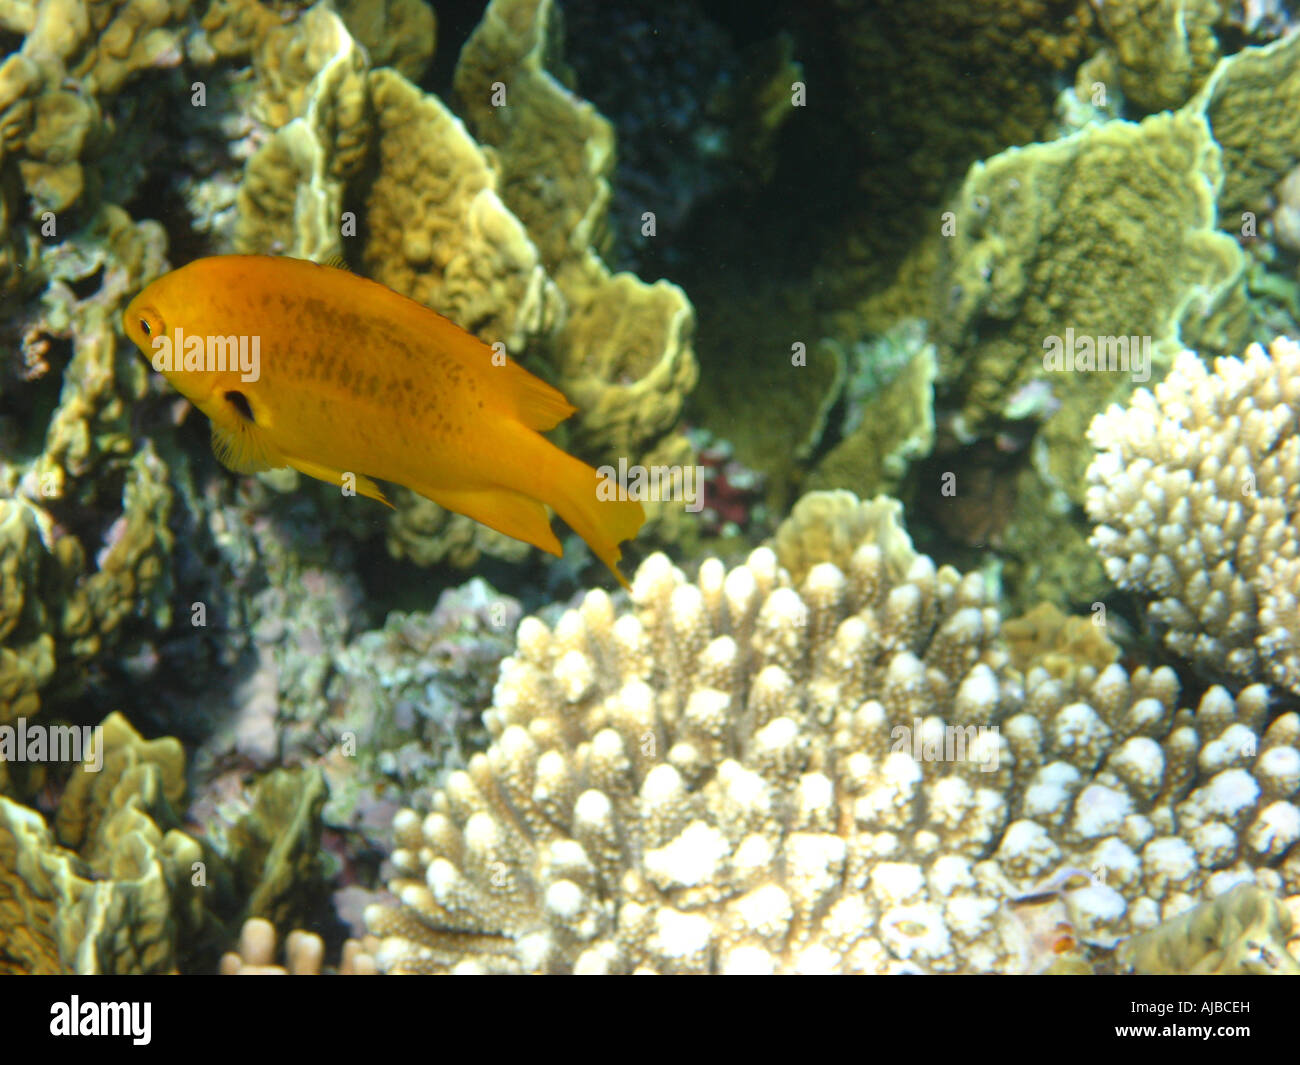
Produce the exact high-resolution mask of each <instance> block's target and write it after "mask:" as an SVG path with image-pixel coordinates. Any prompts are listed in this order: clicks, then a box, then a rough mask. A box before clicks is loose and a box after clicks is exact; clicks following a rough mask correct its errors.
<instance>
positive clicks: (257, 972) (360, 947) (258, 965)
mask: <svg viewBox="0 0 1300 1065" xmlns="http://www.w3.org/2000/svg"><path fill="white" fill-rule="evenodd" d="M275 948H276V936H275V926H274V925H273V924H271V922H270V921H266V920H263V919H262V918H260V917H250V918H249V919H248V920H247V921H245V922H244V926H243V928H241V929H240V931H239V945H238V947H237V948H236V949H235V950H230V951H227V952H226V953H225V954H223V955H222V956H221V966H220V972H221V974H222V975H223V976H320V975H321V973H322V972H323V971H324V970H323V969H322V965H323V964H324V961H325V943H324V941H323V940H322V939H321V938H320V936H318V935H316V934H315V933H313V932H304V931H302V930H301V929H294V930H293V931H292V932H290V933H289V934H288V935H287V936H286V937H285V940H284V962H285V964H284V965H276V964H275V956H276V950H275ZM337 971H338V973H339V975H341V976H367V975H371V974H373V973H374V972H375V971H376V969H375V959H374V958H373V957H371V956H370V955H369V954H368V953H367V952H366V947H365V945H364V944H362V943H361V942H359V941H358V940H355V939H349V940H348V941H347V942H346V943H344V944H343V957H342V959H341V960H340V964H339V967H338V970H337Z"/></svg>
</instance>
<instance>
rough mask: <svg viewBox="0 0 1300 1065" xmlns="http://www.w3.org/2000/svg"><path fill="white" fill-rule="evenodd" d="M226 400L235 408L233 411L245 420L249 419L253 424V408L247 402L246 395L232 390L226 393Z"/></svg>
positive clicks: (255, 421)
mask: <svg viewBox="0 0 1300 1065" xmlns="http://www.w3.org/2000/svg"><path fill="white" fill-rule="evenodd" d="M226 402H227V403H229V404H230V405H231V406H232V407H234V408H235V411H236V412H237V413H238V414H239V416H240V417H241V418H243V419H244V420H245V421H250V422H252V423H253V424H254V425H256V424H257V419H256V418H254V417H253V408H252V407H251V406H249V404H248V397H247V396H245V395H244V393H242V392H239V391H235V390H232V391H230V392H227V393H226Z"/></svg>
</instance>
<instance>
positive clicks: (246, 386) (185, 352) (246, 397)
mask: <svg viewBox="0 0 1300 1065" xmlns="http://www.w3.org/2000/svg"><path fill="white" fill-rule="evenodd" d="M123 327H124V328H125V330H126V335H127V336H128V337H130V338H131V340H132V341H134V342H135V345H136V347H138V348H139V349H140V351H141V352H142V353H143V354H144V355H145V357H146V358H147V359H149V360H150V362H151V363H152V365H153V367H154V369H156V370H158V371H159V372H161V373H162V374H163V375H164V376H165V377H166V378H167V380H168V381H169V382H170V383H171V384H172V386H173V387H174V388H175V389H176V390H177V391H178V392H180V393H181V395H183V396H185V398H186V399H188V400H189V401H190V402H191V403H193V404H194V405H195V406H196V407H198V408H199V410H201V411H203V413H204V414H206V415H207V416H208V418H209V419H211V422H212V447H213V450H214V451H215V452H216V455H217V457H218V458H219V459H220V460H221V461H222V462H223V463H224V464H225V465H226V466H228V467H230V469H232V470H235V471H237V472H239V473H252V472H255V471H258V470H267V469H275V468H278V467H283V466H292V467H293V468H294V469H296V470H299V471H301V472H302V473H305V474H306V475H307V476H309V477H315V478H318V479H319V480H322V481H327V482H329V483H331V484H336V485H340V486H344V487H346V486H352V487H353V488H354V489H355V491H356V492H358V493H360V494H361V495H365V496H370V497H371V498H372V499H377V500H379V501H380V502H382V503H385V504H388V500H386V499H385V498H384V494H383V492H382V491H381V490H380V488H379V486H378V485H377V484H375V482H374V480H373V479H372V478H377V479H379V480H383V481H391V482H393V483H395V484H401V485H405V486H406V487H408V488H410V489H412V490H414V491H416V492H418V493H419V494H420V495H422V496H424V497H426V498H427V499H432V500H433V501H434V502H435V503H438V504H441V505H442V506H444V507H446V508H447V509H448V510H454V511H456V512H458V513H460V514H465V515H468V516H469V517H471V518H473V519H474V520H475V521H478V522H482V523H483V524H484V525H487V526H489V527H490V528H493V529H496V530H497V531H498V532H502V533H505V534H506V535H507V536H513V537H514V538H515V539H517V540H523V541H524V542H525V543H530V544H532V545H533V546H535V547H540V548H541V549H542V550H543V551H548V552H550V553H551V554H552V555H557V556H558V555H561V554H562V553H563V552H562V550H561V548H560V542H559V540H557V539H556V537H555V534H554V533H553V532H552V531H551V525H550V516H549V515H548V514H547V512H546V509H545V506H543V504H547V505H549V506H551V507H553V508H554V509H555V512H556V513H557V514H559V516H560V517H561V518H562V519H563V520H564V521H565V522H566V523H568V525H569V526H570V527H571V528H572V529H573V530H574V532H576V533H577V534H578V535H579V536H581V537H582V538H583V539H584V540H585V541H586V542H587V544H588V546H590V548H591V550H592V551H593V552H594V553H595V555H596V557H597V558H599V559H600V560H601V561H602V562H604V563H605V565H607V566H608V567H609V568H610V570H612V571H613V573H614V575H615V576H616V577H618V579H619V581H620V583H622V584H623V585H624V586H625V587H626V585H627V582H626V581H625V580H624V579H623V577H622V575H621V574H620V573H619V572H618V569H617V563H618V560H619V558H621V557H622V555H621V552H620V551H619V547H618V545H619V542H620V541H622V540H627V539H630V538H631V537H634V536H635V535H636V534H637V531H638V530H639V529H640V528H641V525H642V523H643V522H644V521H645V512H644V511H643V510H642V508H641V504H640V503H638V502H636V501H635V500H612V499H600V498H598V496H597V486H598V484H599V475H598V474H597V472H596V471H595V470H594V469H592V468H591V467H590V466H587V465H586V464H584V463H582V462H580V461H579V460H578V459H576V458H574V457H573V456H572V455H568V454H566V453H565V452H563V451H561V450H560V449H559V448H558V447H556V446H555V445H554V444H552V443H551V442H550V441H548V440H547V439H546V438H545V437H543V436H542V435H541V431H543V430H546V429H552V428H554V427H555V426H556V425H557V424H559V423H560V422H561V421H563V420H564V419H565V418H567V417H568V416H569V415H570V414H572V413H573V412H574V411H575V410H576V409H577V408H575V407H573V406H572V405H571V404H570V403H569V402H568V400H566V399H565V398H564V396H563V395H562V394H561V393H560V392H559V391H557V390H556V389H554V388H552V387H551V386H550V385H548V384H546V382H544V381H542V380H539V379H538V378H536V377H534V376H533V375H532V374H530V373H529V372H528V371H527V370H525V369H523V367H521V366H519V365H518V364H517V363H515V362H512V361H510V360H509V359H506V358H504V356H500V355H496V354H495V353H494V351H493V349H492V348H490V347H489V346H488V345H487V344H485V343H483V342H482V341H481V340H479V339H478V338H477V337H475V336H473V335H472V334H470V333H467V332H465V330H463V329H461V328H460V327H459V326H456V325H454V324H453V323H452V322H450V321H448V320H447V319H446V318H444V317H442V315H440V314H436V313H435V312H433V311H431V310H429V309H428V308H427V307H425V306H423V305H421V304H419V303H416V302H415V301H414V300H410V299H407V298H406V297H405V296H401V295H399V294H398V293H396V292H394V291H393V290H392V289H389V288H386V287H385V286H383V285H381V284H378V283H377V282H374V281H369V280H367V279H366V278H363V277H358V276H357V275H356V274H353V273H350V272H349V271H347V270H339V269H335V268H333V267H329V266H318V265H317V264H316V263H312V262H306V261H303V260H300V259H284V258H274V257H271V256H264V255H222V256H216V257H213V258H208V259H199V260H197V261H195V262H192V263H190V264H189V265H188V266H183V267H181V268H180V269H179V270H173V271H172V272H171V273H170V274H167V275H166V276H164V277H161V278H159V279H158V280H157V281H154V282H153V283H152V284H150V285H148V286H147V287H146V288H145V289H144V291H142V292H141V293H140V294H139V295H138V296H136V298H135V299H133V300H132V301H131V303H130V304H129V305H128V306H127V308H126V311H125V313H124V316H123ZM388 505H390V506H391V504H388Z"/></svg>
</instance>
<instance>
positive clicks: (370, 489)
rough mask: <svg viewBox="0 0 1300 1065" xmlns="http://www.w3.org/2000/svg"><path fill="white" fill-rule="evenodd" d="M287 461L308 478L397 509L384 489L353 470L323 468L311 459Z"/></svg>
mask: <svg viewBox="0 0 1300 1065" xmlns="http://www.w3.org/2000/svg"><path fill="white" fill-rule="evenodd" d="M285 461H286V462H287V463H288V464H289V465H290V466H292V467H293V468H294V469H295V470H297V471H298V472H299V473H305V474H306V475H307V476H308V477H315V478H316V480H318V481H324V482H325V483H326V484H334V485H338V486H339V487H340V488H342V489H344V490H346V489H348V488H352V489H354V490H355V491H356V493H357V494H359V495H363V496H366V497H367V498H369V499H377V500H379V502H381V503H383V504H384V506H386V507H388V508H389V509H390V510H395V509H396V508H395V507H394V506H393V504H392V503H390V502H389V501H388V497H387V496H386V495H384V491H383V489H382V488H380V487H379V485H377V484H375V482H374V481H372V480H371V479H370V478H369V477H367V476H366V475H365V474H363V473H354V472H353V471H351V470H348V471H344V470H332V469H330V468H329V467H328V466H322V465H321V464H320V463H318V462H312V461H310V460H309V459H297V458H286V459H285ZM345 478H351V480H345Z"/></svg>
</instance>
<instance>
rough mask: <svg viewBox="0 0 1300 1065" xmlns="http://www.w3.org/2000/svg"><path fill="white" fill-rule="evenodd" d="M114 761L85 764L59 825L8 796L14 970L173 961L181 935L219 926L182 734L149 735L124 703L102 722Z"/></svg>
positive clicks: (3, 884) (5, 894) (3, 809)
mask: <svg viewBox="0 0 1300 1065" xmlns="http://www.w3.org/2000/svg"><path fill="white" fill-rule="evenodd" d="M101 729H102V732H101V738H100V739H99V740H97V741H96V742H97V743H102V747H101V748H100V753H101V754H102V758H103V767H102V770H101V771H99V772H96V771H93V770H92V769H91V768H90V766H89V765H88V766H84V767H82V768H81V769H79V770H77V771H74V773H73V775H72V778H71V780H70V782H69V785H68V788H67V790H66V792H65V794H64V797H63V801H62V803H61V804H60V807H59V812H58V817H57V819H56V822H55V824H56V831H55V833H51V831H50V830H49V828H47V827H46V825H45V823H44V821H43V820H42V818H41V816H40V814H38V813H36V812H35V811H33V810H29V809H27V808H26V807H23V806H20V805H19V804H18V803H16V802H13V801H12V800H10V799H6V798H3V797H0V911H3V913H4V920H3V926H4V928H5V930H6V934H7V942H6V945H5V950H4V956H5V961H6V965H7V966H9V967H11V971H18V972H27V973H71V972H76V973H108V972H113V973H126V972H168V971H173V970H174V969H175V967H176V963H177V956H178V954H177V949H178V942H181V941H187V942H190V943H193V942H194V941H195V940H196V939H198V938H200V937H201V936H203V935H210V934H212V927H211V924H212V920H213V919H212V917H211V916H210V914H209V913H208V912H207V909H206V907H207V905H208V900H207V898H206V897H205V895H206V892H205V891H204V890H203V888H202V887H201V886H200V885H201V884H202V883H205V881H203V880H200V881H199V882H198V884H196V881H195V870H196V869H202V868H203V867H204V865H205V859H206V854H205V852H204V849H203V848H202V847H201V846H200V844H198V843H197V842H195V840H193V839H192V838H190V837H189V836H187V835H185V834H184V833H183V832H181V831H179V830H178V828H177V825H178V821H177V817H176V812H175V807H174V804H175V803H177V802H178V800H179V799H180V797H181V794H182V793H183V791H184V788H185V778H184V757H183V755H182V752H181V749H180V745H179V744H178V743H176V741H175V740H158V741H153V742H145V741H143V740H141V738H140V736H139V735H138V734H137V733H136V732H135V731H134V730H133V729H132V728H131V726H130V725H129V724H128V723H127V721H126V719H125V718H124V717H122V716H121V715H119V714H113V715H110V716H109V717H108V718H107V719H106V720H105V721H104V723H103V725H102V726H101Z"/></svg>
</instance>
